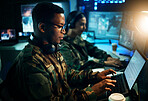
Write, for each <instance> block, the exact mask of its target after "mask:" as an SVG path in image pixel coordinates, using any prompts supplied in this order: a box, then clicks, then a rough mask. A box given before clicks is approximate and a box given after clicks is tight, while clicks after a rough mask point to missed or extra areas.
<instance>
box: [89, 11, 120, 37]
mask: <svg viewBox="0 0 148 101" xmlns="http://www.w3.org/2000/svg"><path fill="white" fill-rule="evenodd" d="M121 21H122V12H102V11H91V12H89V16H88V30H91V31H95V37H96V38H97V39H117V40H118V39H119V31H120V26H121Z"/></svg>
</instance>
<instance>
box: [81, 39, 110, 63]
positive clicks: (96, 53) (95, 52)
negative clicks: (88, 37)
mask: <svg viewBox="0 0 148 101" xmlns="http://www.w3.org/2000/svg"><path fill="white" fill-rule="evenodd" d="M84 41H85V40H84ZM85 43H86V46H87V47H86V48H87V50H88V54H89V55H90V56H91V57H94V58H97V59H103V60H104V61H105V60H107V57H108V56H109V55H108V54H107V53H106V52H105V51H103V50H101V49H99V48H97V47H96V46H94V45H93V44H91V43H89V42H87V41H85Z"/></svg>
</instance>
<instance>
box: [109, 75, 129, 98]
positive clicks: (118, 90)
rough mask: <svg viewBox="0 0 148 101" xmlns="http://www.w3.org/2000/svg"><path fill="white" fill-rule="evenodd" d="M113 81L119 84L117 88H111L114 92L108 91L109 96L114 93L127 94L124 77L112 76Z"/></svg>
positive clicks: (116, 85)
mask: <svg viewBox="0 0 148 101" xmlns="http://www.w3.org/2000/svg"><path fill="white" fill-rule="evenodd" d="M112 80H116V81H117V82H116V83H115V87H113V86H109V88H111V90H112V91H108V92H107V93H108V94H107V95H110V94H112V93H125V92H126V90H127V89H126V87H125V85H124V81H123V75H117V76H112Z"/></svg>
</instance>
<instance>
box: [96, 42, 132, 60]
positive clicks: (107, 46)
mask: <svg viewBox="0 0 148 101" xmlns="http://www.w3.org/2000/svg"><path fill="white" fill-rule="evenodd" d="M95 46H96V47H98V48H99V49H102V50H104V51H106V52H107V53H108V54H111V56H112V55H113V54H116V55H117V56H118V57H120V60H121V61H123V60H126V59H129V56H130V54H131V51H130V50H128V49H126V48H124V47H122V46H120V45H118V47H117V51H116V52H115V51H112V46H111V44H109V43H106V44H95ZM112 53H113V54H112ZM120 54H126V55H129V56H124V55H120Z"/></svg>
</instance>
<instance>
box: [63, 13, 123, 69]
mask: <svg viewBox="0 0 148 101" xmlns="http://www.w3.org/2000/svg"><path fill="white" fill-rule="evenodd" d="M85 29H86V17H85V15H84V14H83V13H82V12H79V11H72V12H70V13H69V15H68V16H67V19H66V35H65V37H64V40H63V41H62V47H61V53H62V54H63V56H64V59H65V60H66V63H67V64H68V65H69V67H71V68H73V69H76V70H83V69H93V68H99V67H104V66H105V65H111V66H115V67H119V66H121V65H122V64H121V62H120V61H119V59H115V58H112V57H111V56H110V55H108V54H107V53H106V52H105V51H103V50H101V49H98V48H97V47H95V46H94V45H93V44H91V43H89V42H88V41H86V40H83V39H82V37H81V34H82V33H83V32H84V31H85ZM89 56H90V57H94V59H93V60H89V59H88V58H89Z"/></svg>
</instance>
